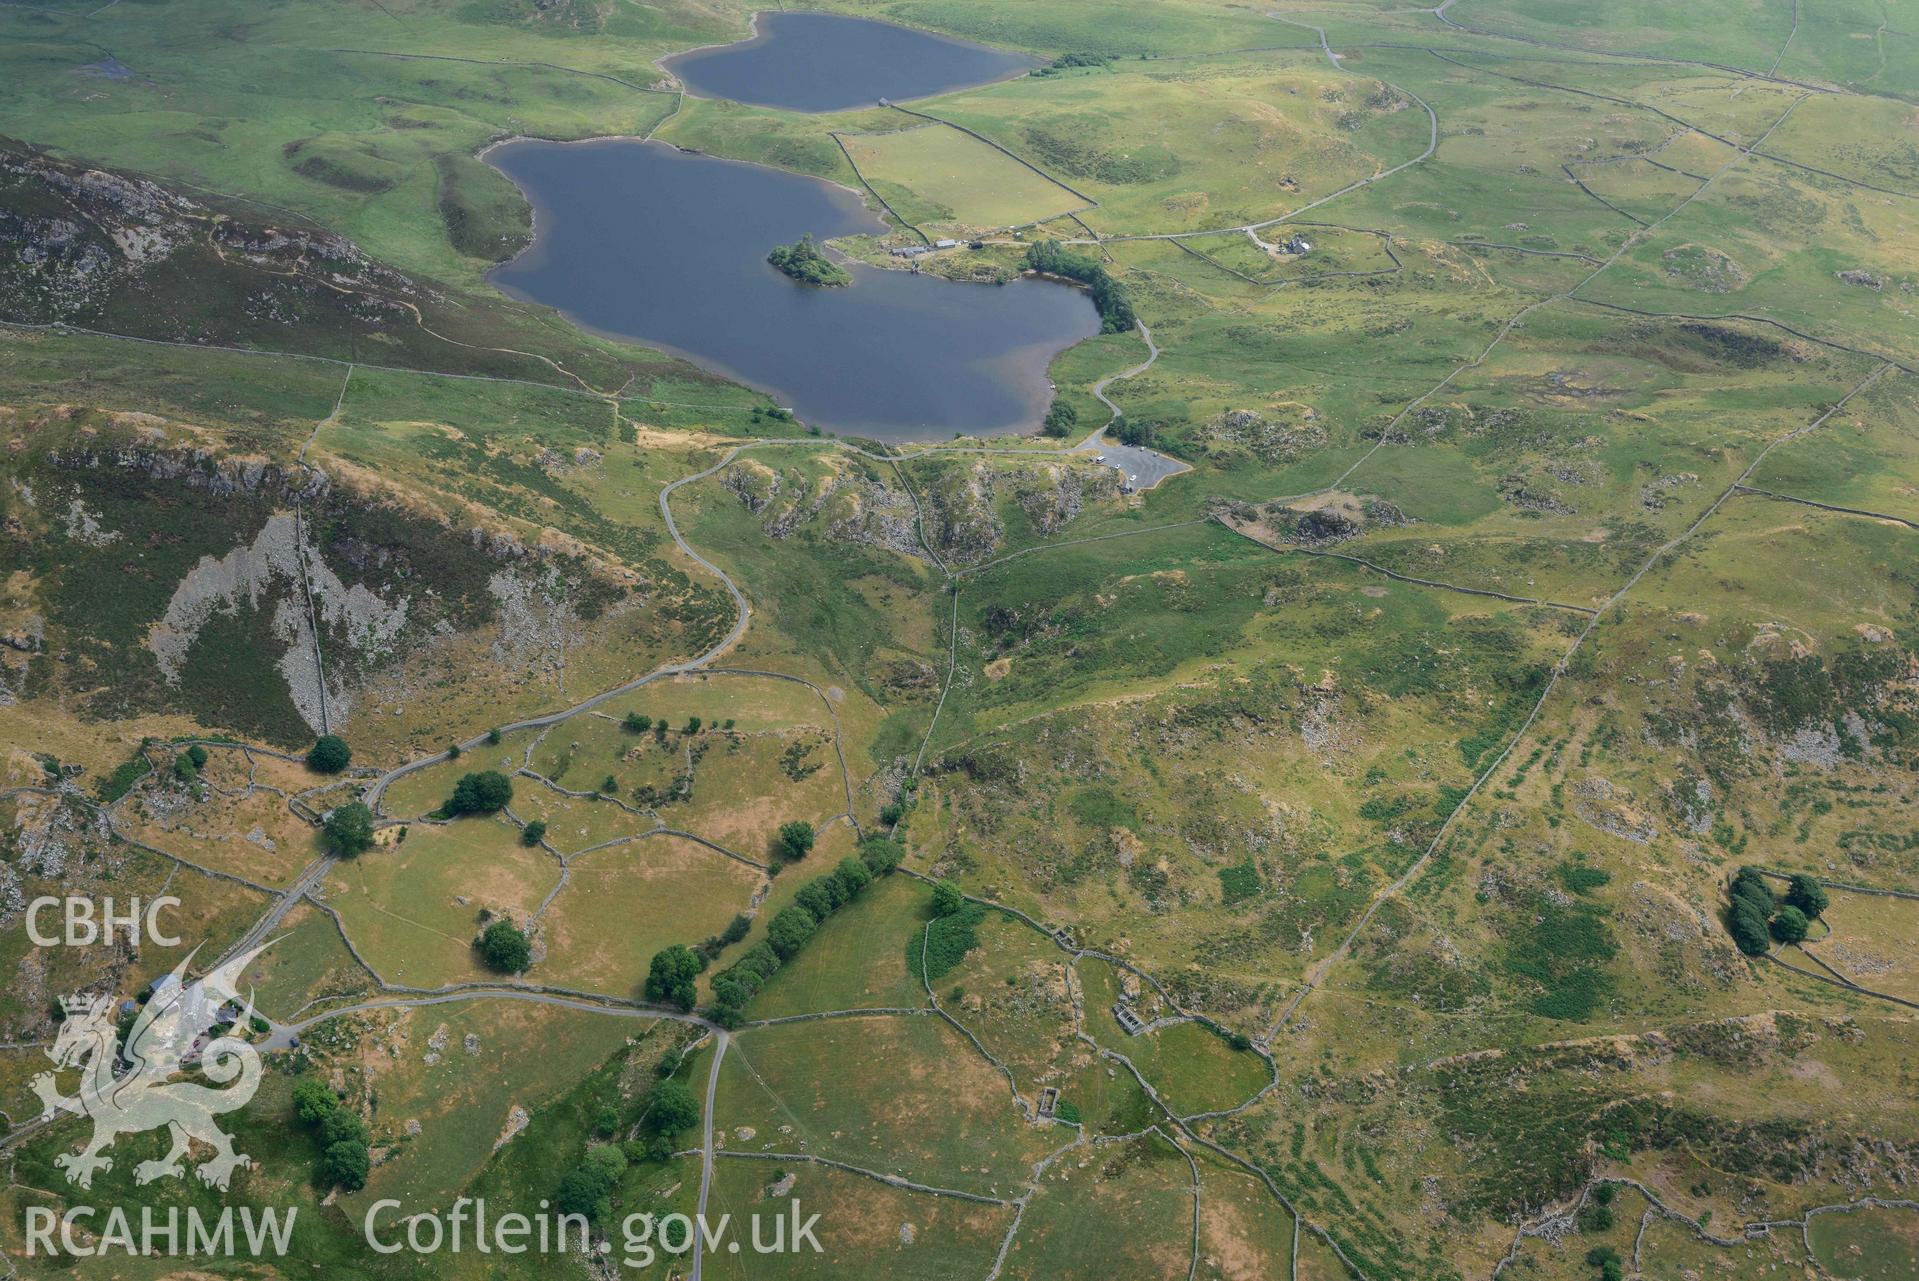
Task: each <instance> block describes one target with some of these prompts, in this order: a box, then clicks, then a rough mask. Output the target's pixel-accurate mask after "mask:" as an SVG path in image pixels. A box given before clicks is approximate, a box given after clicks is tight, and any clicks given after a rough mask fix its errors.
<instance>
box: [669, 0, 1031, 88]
mask: <svg viewBox="0 0 1919 1281" xmlns="http://www.w3.org/2000/svg"><path fill="white" fill-rule="evenodd" d="M1038 62H1039V60H1038V59H1037V58H1029V57H1027V56H1025V55H1024V54H1018V53H1008V52H1006V51H1005V50H1003V49H991V48H988V47H987V46H985V45H981V44H973V43H971V42H970V41H966V40H953V39H949V38H948V37H946V36H936V35H933V34H931V33H930V32H926V31H915V30H913V29H912V28H910V27H899V26H894V25H893V24H892V23H890V22H877V21H875V20H873V19H871V18H848V17H843V16H841V15H839V14H834V13H761V14H758V15H756V16H755V17H754V20H753V38H752V39H750V40H742V41H741V42H740V43H738V44H728V45H714V46H712V47H711V48H706V49H695V50H693V51H692V52H691V53H681V54H675V55H674V56H672V57H670V58H665V59H662V60H661V62H660V65H661V66H662V67H665V68H666V69H667V70H668V71H670V72H672V73H673V74H674V75H675V76H678V77H679V79H680V83H682V84H684V85H685V86H686V87H687V88H688V89H689V90H691V91H692V92H693V93H695V94H697V95H699V96H700V97H702V98H730V99H731V100H733V101H734V102H750V103H752V104H754V105H755V106H761V107H780V108H783V109H785V110H787V111H845V110H846V109H848V108H849V107H870V106H872V105H874V104H875V103H876V102H878V101H879V100H880V99H881V98H889V99H892V100H894V101H906V100H909V99H912V98H930V97H932V96H934V95H935V94H942V93H951V92H953V91H954V90H956V89H969V88H971V87H973V86H974V85H983V84H991V83H992V82H993V81H995V80H1005V79H1007V78H1008V77H1010V76H1016V75H1018V74H1019V73H1021V72H1022V71H1027V70H1030V69H1031V68H1033V67H1034V66H1037V65H1038Z"/></svg>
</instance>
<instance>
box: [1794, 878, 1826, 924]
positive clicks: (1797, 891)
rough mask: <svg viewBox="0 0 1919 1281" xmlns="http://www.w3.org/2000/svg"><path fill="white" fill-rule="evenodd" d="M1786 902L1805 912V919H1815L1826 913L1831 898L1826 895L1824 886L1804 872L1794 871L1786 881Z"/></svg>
mask: <svg viewBox="0 0 1919 1281" xmlns="http://www.w3.org/2000/svg"><path fill="white" fill-rule="evenodd" d="M1786 902H1787V903H1789V904H1791V905H1792V906H1793V907H1796V908H1798V909H1799V910H1800V911H1801V912H1803V913H1805V915H1806V919H1807V920H1816V919H1818V918H1819V917H1821V916H1824V915H1825V914H1826V909H1827V908H1828V907H1830V906H1831V905H1832V900H1831V899H1830V898H1829V897H1827V895H1826V887H1825V886H1823V885H1821V884H1820V883H1819V882H1818V881H1816V880H1814V879H1813V878H1812V877H1810V876H1808V875H1806V874H1805V873H1804V872H1794V873H1793V874H1792V879H1791V880H1790V881H1788V882H1787V883H1786Z"/></svg>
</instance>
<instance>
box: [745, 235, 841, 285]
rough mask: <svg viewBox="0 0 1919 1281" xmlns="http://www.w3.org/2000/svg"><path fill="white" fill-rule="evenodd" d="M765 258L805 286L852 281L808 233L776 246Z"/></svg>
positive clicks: (839, 283)
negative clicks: (786, 243) (788, 243)
mask: <svg viewBox="0 0 1919 1281" xmlns="http://www.w3.org/2000/svg"><path fill="white" fill-rule="evenodd" d="M766 260H767V261H768V262H770V263H772V264H773V265H774V266H775V267H777V268H779V269H780V270H781V271H783V272H785V273H786V274H787V275H789V276H791V277H792V278H793V279H795V280H797V281H799V282H800V283H801V284H805V285H824V286H843V285H850V284H852V283H853V277H852V276H850V275H848V274H847V272H846V269H845V268H843V267H840V266H838V265H837V264H835V263H834V262H832V261H831V260H830V259H828V258H827V256H826V255H825V254H823V253H821V252H820V249H819V246H818V245H816V244H814V243H813V233H812V232H808V233H807V234H805V235H804V236H801V237H800V238H799V239H798V240H795V241H794V242H793V243H792V244H790V245H776V246H774V248H773V252H772V253H770V254H768V255H766Z"/></svg>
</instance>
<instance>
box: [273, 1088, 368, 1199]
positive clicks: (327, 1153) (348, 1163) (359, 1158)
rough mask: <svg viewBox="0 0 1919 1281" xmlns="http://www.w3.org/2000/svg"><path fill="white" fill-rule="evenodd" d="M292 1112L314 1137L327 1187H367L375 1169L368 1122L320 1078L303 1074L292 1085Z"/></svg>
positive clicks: (323, 1180) (357, 1189)
mask: <svg viewBox="0 0 1919 1281" xmlns="http://www.w3.org/2000/svg"><path fill="white" fill-rule="evenodd" d="M293 1115H294V1117H295V1118H296V1119H298V1121H299V1122H300V1124H302V1125H304V1126H305V1127H306V1128H307V1129H308V1130H309V1131H310V1132H311V1133H312V1134H313V1136H314V1139H315V1141H316V1142H317V1143H318V1145H319V1148H320V1165H319V1176H320V1183H321V1184H322V1186H325V1187H342V1188H345V1189H346V1190H347V1191H349V1192H357V1191H359V1190H360V1189H361V1188H363V1187H365V1186H366V1176H367V1172H368V1171H369V1170H371V1169H372V1168H373V1157H372V1153H371V1152H370V1151H369V1149H368V1147H367V1141H368V1139H369V1138H370V1135H369V1134H368V1131H367V1127H366V1122H365V1121H362V1120H361V1119H360V1114H359V1113H358V1112H355V1111H353V1110H352V1109H351V1108H347V1107H343V1106H342V1105H341V1103H340V1099H339V1097H338V1096H337V1095H335V1094H334V1093H333V1091H332V1090H330V1089H328V1088H327V1084H326V1082H324V1081H322V1080H320V1079H319V1078H318V1077H311V1076H307V1077H301V1078H300V1079H299V1080H298V1081H296V1082H294V1084H293Z"/></svg>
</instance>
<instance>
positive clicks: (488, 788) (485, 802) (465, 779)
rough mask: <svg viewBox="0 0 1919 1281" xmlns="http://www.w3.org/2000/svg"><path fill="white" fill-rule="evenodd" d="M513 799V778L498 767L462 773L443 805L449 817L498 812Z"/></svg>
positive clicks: (442, 809)
mask: <svg viewBox="0 0 1919 1281" xmlns="http://www.w3.org/2000/svg"><path fill="white" fill-rule="evenodd" d="M512 799H513V780H512V779H510V778H508V777H507V776H506V775H504V774H502V773H500V771H498V770H496V769H489V770H481V771H480V772H479V773H478V774H462V775H461V776H460V781H459V782H457V783H455V784H454V785H453V795H452V796H451V797H450V798H449V799H448V800H447V803H446V804H445V805H443V806H441V807H440V808H441V811H442V812H443V813H445V814H446V815H447V816H448V817H449V818H450V817H453V816H455V815H459V814H497V813H498V812H499V811H501V810H503V809H505V808H506V806H507V802H508V801H511V800H512Z"/></svg>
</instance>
